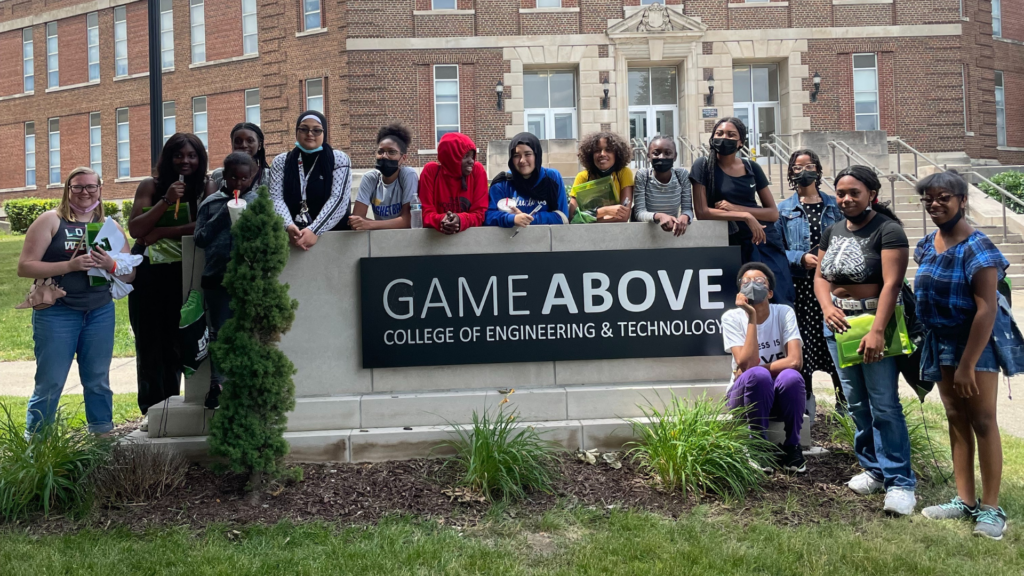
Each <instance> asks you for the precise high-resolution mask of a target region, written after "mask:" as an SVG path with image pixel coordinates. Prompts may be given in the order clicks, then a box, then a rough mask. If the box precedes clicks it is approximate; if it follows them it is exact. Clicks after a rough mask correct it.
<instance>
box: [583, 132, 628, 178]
mask: <svg viewBox="0 0 1024 576" xmlns="http://www.w3.org/2000/svg"><path fill="white" fill-rule="evenodd" d="M602 139H605V140H607V141H608V148H609V149H610V150H611V151H612V152H614V153H615V166H613V167H612V172H618V171H619V170H621V169H622V168H624V167H625V166H626V165H627V164H629V160H630V150H629V144H628V143H626V141H625V140H624V139H623V138H622V136H619V135H618V134H615V133H614V132H594V133H593V134H588V135H587V136H586V137H584V138H583V141H582V142H580V149H579V152H578V153H577V156H578V157H579V160H580V164H582V165H583V167H584V168H586V169H587V172H597V167H596V166H594V154H596V153H597V151H598V150H600V149H601V140H602Z"/></svg>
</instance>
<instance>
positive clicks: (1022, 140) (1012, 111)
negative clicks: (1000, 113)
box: [1003, 72, 1024, 154]
mask: <svg viewBox="0 0 1024 576" xmlns="http://www.w3.org/2000/svg"><path fill="white" fill-rule="evenodd" d="M1003 94H1005V96H1006V145H1007V146H1008V147H1013V148H1024V120H1022V118H1024V116H1022V115H1021V113H1022V112H1024V74H1022V73H1020V72H1003ZM1018 154H1019V153H1018Z"/></svg>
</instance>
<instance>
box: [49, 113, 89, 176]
mask: <svg viewBox="0 0 1024 576" xmlns="http://www.w3.org/2000/svg"><path fill="white" fill-rule="evenodd" d="M37 157H38V155H37ZM88 165H89V114H75V115H73V116H61V118H60V168H61V170H60V171H61V180H63V178H65V177H67V175H68V174H70V173H71V171H72V170H74V169H75V168H78V167H79V166H88Z"/></svg>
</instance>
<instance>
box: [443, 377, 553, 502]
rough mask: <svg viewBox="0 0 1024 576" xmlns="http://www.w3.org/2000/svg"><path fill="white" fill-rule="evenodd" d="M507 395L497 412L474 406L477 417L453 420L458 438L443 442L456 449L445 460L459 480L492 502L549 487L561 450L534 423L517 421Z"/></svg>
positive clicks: (509, 499)
mask: <svg viewBox="0 0 1024 576" xmlns="http://www.w3.org/2000/svg"><path fill="white" fill-rule="evenodd" d="M507 401H508V397H507V396H506V398H505V400H503V401H502V403H501V405H499V406H498V409H497V410H495V411H494V412H493V413H492V412H491V411H486V410H485V411H484V412H483V413H482V414H480V413H478V412H477V411H476V410H474V411H473V423H472V424H471V425H470V426H468V427H467V426H462V425H459V424H453V425H452V426H453V428H454V429H455V434H456V438H454V439H452V440H448V441H446V442H444V443H443V444H441V446H438V448H449V449H452V450H454V451H455V455H454V456H452V457H451V458H450V459H449V461H448V462H447V463H446V465H452V466H454V467H455V468H456V469H457V470H458V471H459V474H460V477H459V482H458V484H459V485H460V486H464V487H466V488H468V489H470V490H472V491H475V492H477V493H479V494H480V495H482V496H483V497H485V498H487V500H489V501H491V502H495V501H504V502H508V501H513V500H520V499H522V498H524V497H525V496H526V493H527V492H528V491H531V490H536V491H541V492H547V493H550V492H551V491H552V486H553V483H554V478H555V474H556V473H557V466H558V453H559V452H561V451H562V448H561V446H559V445H558V444H557V443H555V442H553V441H550V440H545V439H544V438H541V436H540V434H539V433H538V432H537V430H536V429H534V428H533V427H532V426H522V425H519V424H517V423H516V411H515V410H512V411H511V412H506V411H505V409H504V404H505V403H506V402H507Z"/></svg>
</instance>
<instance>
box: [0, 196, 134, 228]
mask: <svg viewBox="0 0 1024 576" xmlns="http://www.w3.org/2000/svg"><path fill="white" fill-rule="evenodd" d="M57 204H60V200H59V199H57V198H48V199H45V200H44V199H42V198H19V199H17V200H8V201H7V202H4V212H6V213H7V220H8V221H9V222H10V223H11V232H15V233H18V234H24V233H25V232H27V231H28V227H29V226H31V225H32V223H33V222H35V221H36V218H39V216H40V215H42V213H43V212H46V211H47V210H53V209H54V208H56V207H57ZM103 210H104V212H105V213H106V215H107V216H112V217H113V218H114V220H117V221H118V222H121V208H120V207H119V206H118V205H117V203H116V202H104V203H103Z"/></svg>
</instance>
